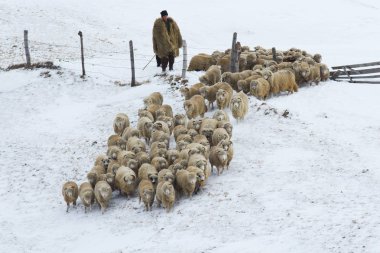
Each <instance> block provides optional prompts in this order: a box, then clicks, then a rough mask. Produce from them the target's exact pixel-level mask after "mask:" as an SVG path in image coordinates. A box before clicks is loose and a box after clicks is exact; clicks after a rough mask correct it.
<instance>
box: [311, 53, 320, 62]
mask: <svg viewBox="0 0 380 253" xmlns="http://www.w3.org/2000/svg"><path fill="white" fill-rule="evenodd" d="M313 60H314V61H315V62H316V63H321V62H322V55H320V54H315V55H314V56H313Z"/></svg>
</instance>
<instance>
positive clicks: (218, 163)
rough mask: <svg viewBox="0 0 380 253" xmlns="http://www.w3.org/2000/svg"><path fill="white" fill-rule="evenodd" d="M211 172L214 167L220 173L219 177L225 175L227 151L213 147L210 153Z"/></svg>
mask: <svg viewBox="0 0 380 253" xmlns="http://www.w3.org/2000/svg"><path fill="white" fill-rule="evenodd" d="M210 163H211V170H213V168H214V166H215V167H216V169H217V171H218V176H219V175H220V174H221V173H223V170H224V168H226V167H227V151H225V150H224V149H223V148H219V147H217V146H215V147H212V148H211V151H210Z"/></svg>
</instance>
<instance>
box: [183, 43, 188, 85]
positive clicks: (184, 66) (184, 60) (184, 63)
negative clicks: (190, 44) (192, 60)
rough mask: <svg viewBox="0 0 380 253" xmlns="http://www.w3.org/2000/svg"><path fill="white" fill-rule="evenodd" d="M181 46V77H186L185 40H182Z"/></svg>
mask: <svg viewBox="0 0 380 253" xmlns="http://www.w3.org/2000/svg"><path fill="white" fill-rule="evenodd" d="M182 47H183V66H182V79H185V78H186V69H187V44H186V40H183V41H182Z"/></svg>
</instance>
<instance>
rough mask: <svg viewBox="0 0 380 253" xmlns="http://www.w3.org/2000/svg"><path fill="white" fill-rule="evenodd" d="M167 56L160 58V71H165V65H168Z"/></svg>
mask: <svg viewBox="0 0 380 253" xmlns="http://www.w3.org/2000/svg"><path fill="white" fill-rule="evenodd" d="M168 63H169V58H168V57H162V58H161V68H162V71H166V67H167V66H168Z"/></svg>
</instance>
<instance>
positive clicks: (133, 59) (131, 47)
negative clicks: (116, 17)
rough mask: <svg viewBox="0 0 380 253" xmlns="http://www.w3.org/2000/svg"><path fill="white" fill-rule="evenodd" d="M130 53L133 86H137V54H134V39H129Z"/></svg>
mask: <svg viewBox="0 0 380 253" xmlns="http://www.w3.org/2000/svg"><path fill="white" fill-rule="evenodd" d="M129 53H130V56H131V70H132V81H131V87H134V86H136V79H135V56H134V54H133V41H132V40H130V41H129Z"/></svg>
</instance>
